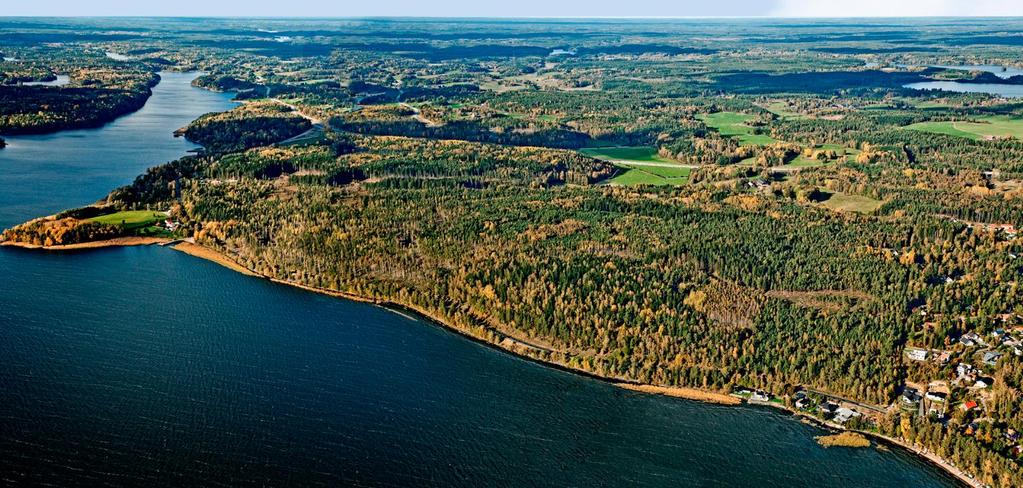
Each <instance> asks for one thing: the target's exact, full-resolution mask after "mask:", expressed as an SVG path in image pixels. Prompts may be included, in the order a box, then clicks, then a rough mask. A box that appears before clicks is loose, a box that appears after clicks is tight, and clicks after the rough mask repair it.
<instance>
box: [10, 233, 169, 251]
mask: <svg viewBox="0 0 1023 488" xmlns="http://www.w3.org/2000/svg"><path fill="white" fill-rule="evenodd" d="M168 242H172V239H168V238H166V237H139V236H133V237H115V238H113V239H106V240H103V241H90V242H79V243H77V244H61V245H56V246H44V245H41V244H29V243H27V242H12V241H3V242H0V246H7V247H17V248H21V249H39V250H43V251H73V250H76V249H100V248H104V247H125V246H151V245H153V244H166V243H168Z"/></svg>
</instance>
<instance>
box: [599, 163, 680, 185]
mask: <svg viewBox="0 0 1023 488" xmlns="http://www.w3.org/2000/svg"><path fill="white" fill-rule="evenodd" d="M619 166H621V167H622V168H626V169H627V171H626V172H624V173H622V174H620V175H618V176H616V177H614V178H612V179H611V181H610V183H611V184H613V185H622V186H637V185H658V186H660V185H684V184H685V183H687V182H688V181H689V173H691V172H692V170H691V169H690V168H685V167H681V166H680V167H678V168H665V167H660V166H630V165H628V164H620V165H619Z"/></svg>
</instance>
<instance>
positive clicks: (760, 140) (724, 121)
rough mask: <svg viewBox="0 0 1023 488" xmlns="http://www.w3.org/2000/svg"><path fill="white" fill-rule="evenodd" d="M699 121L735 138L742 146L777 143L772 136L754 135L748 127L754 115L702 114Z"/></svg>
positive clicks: (734, 113)
mask: <svg viewBox="0 0 1023 488" xmlns="http://www.w3.org/2000/svg"><path fill="white" fill-rule="evenodd" d="M699 119H700V120H702V121H703V123H705V124H707V126H708V127H712V128H714V129H717V131H718V132H719V133H721V135H723V136H726V137H735V138H737V139H739V143H740V144H746V145H752V146H766V145H768V144H772V143H774V142H776V141H775V140H774V139H773V138H771V136H765V135H763V134H754V133H753V128H752V127H750V126H748V125H746V122H747V121H749V120H753V116H752V115H746V114H740V113H736V112H717V113H713V114H702V115H700V116H699Z"/></svg>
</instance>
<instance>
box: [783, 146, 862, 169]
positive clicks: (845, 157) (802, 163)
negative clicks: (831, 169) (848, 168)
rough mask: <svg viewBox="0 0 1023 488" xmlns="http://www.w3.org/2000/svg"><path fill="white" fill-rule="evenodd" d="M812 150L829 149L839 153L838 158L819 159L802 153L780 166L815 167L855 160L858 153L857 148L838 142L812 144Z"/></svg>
mask: <svg viewBox="0 0 1023 488" xmlns="http://www.w3.org/2000/svg"><path fill="white" fill-rule="evenodd" d="M812 149H814V150H825V151H827V150H831V151H835V152H836V153H838V154H839V159H833V160H827V161H820V160H817V159H812V158H808V157H805V156H803V155H799V156H796V158H795V159H793V160H792V161H789V162H788V164H785V165H784V166H782V168H816V167H818V166H827V165H829V164H834V163H837V162H842V161H855V160H856V155H857V154H859V153H860V150H859V149H849V148H847V147H843V146H841V145H838V144H821V145H819V146H814V147H813V148H812Z"/></svg>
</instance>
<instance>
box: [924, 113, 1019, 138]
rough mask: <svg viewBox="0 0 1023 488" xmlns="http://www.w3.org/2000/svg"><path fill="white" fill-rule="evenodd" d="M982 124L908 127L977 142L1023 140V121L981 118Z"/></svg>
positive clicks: (964, 123)
mask: <svg viewBox="0 0 1023 488" xmlns="http://www.w3.org/2000/svg"><path fill="white" fill-rule="evenodd" d="M978 120H980V122H920V123H916V124H912V125H908V126H906V128H907V129H909V130H916V131H921V132H929V133H932V134H946V135H950V136H956V137H965V138H967V139H973V140H975V141H979V140H983V139H984V138H987V137H1013V138H1016V139H1023V119H1016V118H1011V117H1004V116H990V117H979V118H978Z"/></svg>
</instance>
